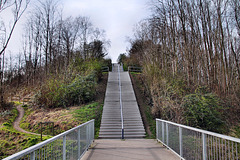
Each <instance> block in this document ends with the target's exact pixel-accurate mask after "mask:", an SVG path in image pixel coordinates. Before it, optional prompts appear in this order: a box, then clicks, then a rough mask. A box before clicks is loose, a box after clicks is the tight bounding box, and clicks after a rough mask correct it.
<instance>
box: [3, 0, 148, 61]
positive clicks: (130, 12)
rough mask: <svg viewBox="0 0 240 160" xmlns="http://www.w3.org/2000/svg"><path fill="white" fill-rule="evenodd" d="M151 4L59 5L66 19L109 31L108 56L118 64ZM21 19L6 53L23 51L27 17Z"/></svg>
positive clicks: (127, 0) (137, 0)
mask: <svg viewBox="0 0 240 160" xmlns="http://www.w3.org/2000/svg"><path fill="white" fill-rule="evenodd" d="M148 2H149V0H62V1H61V2H60V3H61V4H62V5H63V14H64V16H66V17H67V16H73V17H75V16H79V15H81V16H88V17H90V20H91V22H92V23H93V25H94V26H95V27H98V28H100V29H104V30H105V31H106V35H107V39H109V40H110V41H111V48H109V54H108V56H109V57H110V58H112V60H113V62H116V60H117V57H118V55H119V54H120V53H125V52H126V48H127V45H129V43H128V42H127V40H126V37H131V36H132V34H133V27H134V25H135V24H136V23H137V22H139V21H140V20H142V19H144V18H147V17H148V16H149V15H150V12H149V10H148V5H147V4H148ZM32 3H34V0H33V1H32ZM22 19H23V20H22V21H21V22H20V23H19V24H18V26H17V29H16V31H15V32H14V35H13V39H12V40H11V42H10V44H9V47H8V48H7V52H11V53H12V54H14V53H16V52H18V51H19V50H20V49H21V42H20V39H21V29H22V28H23V25H22V24H23V21H24V17H23V18H22ZM17 41H18V42H17Z"/></svg>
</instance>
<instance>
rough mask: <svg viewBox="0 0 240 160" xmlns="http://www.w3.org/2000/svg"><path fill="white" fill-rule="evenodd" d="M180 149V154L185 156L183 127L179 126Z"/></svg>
mask: <svg viewBox="0 0 240 160" xmlns="http://www.w3.org/2000/svg"><path fill="white" fill-rule="evenodd" d="M179 151H180V156H181V157H183V146H182V127H179Z"/></svg>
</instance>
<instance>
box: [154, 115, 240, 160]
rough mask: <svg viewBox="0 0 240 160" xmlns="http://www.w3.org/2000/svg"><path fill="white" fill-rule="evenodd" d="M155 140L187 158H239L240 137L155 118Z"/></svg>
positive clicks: (204, 159)
mask: <svg viewBox="0 0 240 160" xmlns="http://www.w3.org/2000/svg"><path fill="white" fill-rule="evenodd" d="M156 136H157V140H158V141H160V142H162V143H163V144H164V145H165V146H166V147H168V148H169V149H170V150H172V151H173V152H175V153H176V154H177V155H178V156H179V157H180V158H181V159H187V160H195V159H202V160H208V159H209V160H220V159H224V160H228V159H229V160H238V159H239V160H240V139H238V138H233V137H229V136H225V135H221V134H217V133H213V132H209V131H205V130H201V129H197V128H193V127H188V126H185V125H180V124H177V123H173V122H169V121H165V120H161V119H156Z"/></svg>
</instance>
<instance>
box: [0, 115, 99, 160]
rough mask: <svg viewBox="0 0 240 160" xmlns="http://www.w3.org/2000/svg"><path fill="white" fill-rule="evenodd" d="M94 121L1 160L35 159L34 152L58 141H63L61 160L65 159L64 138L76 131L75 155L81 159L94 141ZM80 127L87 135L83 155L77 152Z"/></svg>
mask: <svg viewBox="0 0 240 160" xmlns="http://www.w3.org/2000/svg"><path fill="white" fill-rule="evenodd" d="M94 121H95V120H94V119H93V120H91V121H88V122H86V123H84V124H81V125H79V126H77V127H75V128H72V129H70V130H68V131H66V132H64V133H61V134H59V135H57V136H54V137H52V138H50V139H48V140H46V141H43V142H41V143H39V144H36V145H34V146H32V147H29V148H27V149H25V150H22V151H20V152H18V153H15V154H13V155H11V156H9V157H7V158H5V159H3V160H16V159H20V158H23V157H24V158H26V157H25V156H27V158H30V159H31V160H32V159H35V155H36V153H35V152H36V151H38V150H41V149H42V148H44V147H45V146H47V145H48V144H51V143H53V142H54V141H57V140H59V139H63V149H62V150H63V153H62V159H66V141H67V139H66V137H67V136H68V135H69V134H72V133H75V132H76V131H77V141H78V153H77V154H78V157H82V156H83V154H84V153H85V152H86V150H87V148H88V147H89V146H90V145H91V143H92V142H93V140H94ZM82 127H86V128H85V129H86V131H85V132H86V134H87V135H86V136H87V138H86V141H87V144H86V145H87V147H86V149H85V151H83V153H82V154H81V153H79V152H80V130H81V128H82ZM91 129H92V130H91ZM90 131H92V132H90ZM44 154H45V153H44ZM44 156H46V155H44Z"/></svg>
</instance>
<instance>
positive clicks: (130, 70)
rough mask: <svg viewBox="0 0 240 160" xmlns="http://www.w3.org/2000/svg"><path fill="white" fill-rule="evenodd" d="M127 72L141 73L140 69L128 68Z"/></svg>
mask: <svg viewBox="0 0 240 160" xmlns="http://www.w3.org/2000/svg"><path fill="white" fill-rule="evenodd" d="M128 72H140V73H141V72H142V67H135V66H128Z"/></svg>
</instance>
